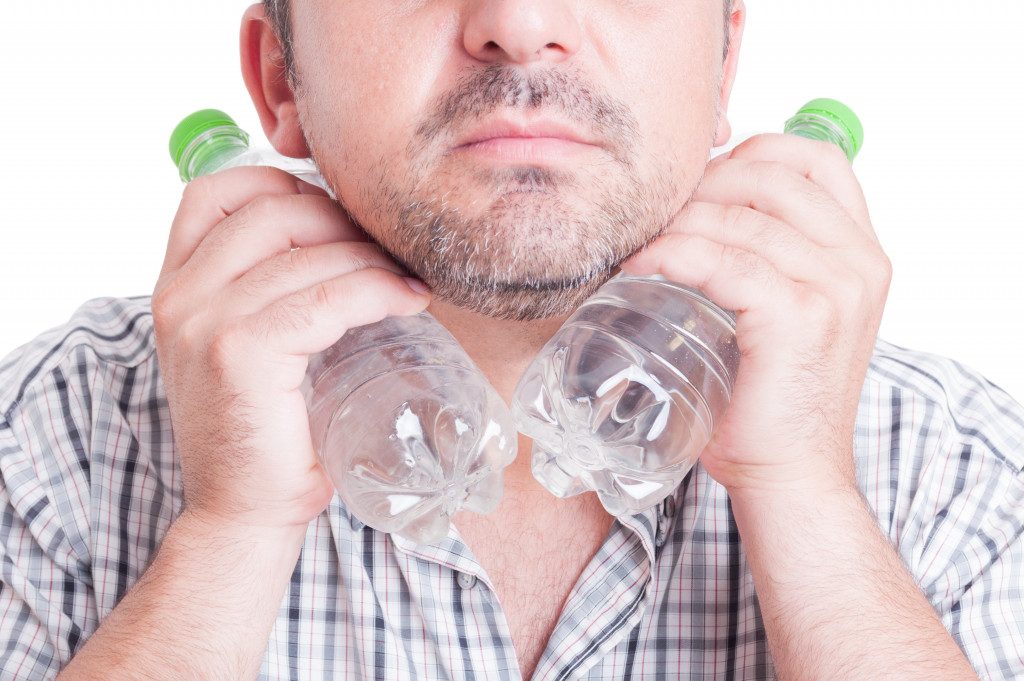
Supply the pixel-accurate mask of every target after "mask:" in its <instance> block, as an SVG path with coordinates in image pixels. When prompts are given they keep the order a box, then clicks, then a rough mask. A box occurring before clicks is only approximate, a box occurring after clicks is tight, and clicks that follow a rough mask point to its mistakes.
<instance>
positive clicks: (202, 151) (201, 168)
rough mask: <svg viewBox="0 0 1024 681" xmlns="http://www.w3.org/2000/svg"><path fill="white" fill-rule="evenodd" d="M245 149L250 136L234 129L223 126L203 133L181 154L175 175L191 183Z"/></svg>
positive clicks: (215, 169) (233, 127)
mask: <svg viewBox="0 0 1024 681" xmlns="http://www.w3.org/2000/svg"><path fill="white" fill-rule="evenodd" d="M248 149H249V135H248V134H247V133H246V132H245V131H244V130H242V129H241V128H239V127H237V126H233V125H225V126H221V127H219V128H212V129H210V130H206V131H204V132H203V133H202V134H200V135H197V136H196V138H195V139H193V140H192V141H191V142H190V143H189V145H188V146H187V147H186V148H185V151H184V152H182V154H181V160H180V161H179V162H178V174H179V175H180V176H181V179H182V181H183V182H191V181H192V180H194V179H195V178H197V177H199V176H200V175H208V174H210V173H213V172H216V171H217V170H218V169H220V168H221V167H223V166H224V164H226V163H227V162H228V161H230V160H231V159H233V158H235V157H236V156H239V155H241V154H244V153H245V152H246V151H248Z"/></svg>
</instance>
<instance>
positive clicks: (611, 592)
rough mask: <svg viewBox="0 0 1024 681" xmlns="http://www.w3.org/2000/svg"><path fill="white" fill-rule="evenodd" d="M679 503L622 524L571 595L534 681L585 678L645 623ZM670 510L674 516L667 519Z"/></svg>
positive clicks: (620, 521) (615, 527)
mask: <svg viewBox="0 0 1024 681" xmlns="http://www.w3.org/2000/svg"><path fill="white" fill-rule="evenodd" d="M674 509H675V500H674V499H673V498H672V497H669V499H668V500H666V501H665V502H664V503H662V504H658V505H657V506H656V507H655V508H653V509H650V510H648V511H646V512H644V513H639V514H636V515H633V516H627V517H623V518H619V519H618V521H617V522H616V523H615V524H614V525H613V529H612V532H610V533H609V536H608V538H607V539H606V540H605V542H604V543H603V544H602V546H601V548H600V549H599V550H598V552H597V554H596V555H595V556H594V558H593V559H592V560H591V561H590V563H589V564H588V566H587V568H586V569H585V570H584V572H583V575H582V576H581V577H580V579H579V581H578V582H577V584H576V587H575V588H574V589H573V591H572V592H571V593H570V594H569V598H568V599H567V600H566V604H565V607H564V608H563V610H562V614H561V616H560V618H559V621H558V624H557V625H556V626H555V631H554V632H553V633H552V636H551V639H550V640H549V642H548V647H547V649H546V650H545V652H544V655H543V657H542V658H541V661H540V664H538V666H537V670H536V671H535V673H534V675H533V679H534V681H570V680H571V679H580V678H583V677H584V676H585V675H586V674H587V672H588V671H589V670H590V669H592V668H593V667H594V665H596V664H597V663H598V662H599V661H600V660H601V659H602V658H603V657H604V656H605V655H606V654H607V653H608V652H609V651H611V650H612V649H614V648H615V647H616V646H618V645H619V644H620V643H621V642H622V640H623V639H624V638H625V637H626V635H627V634H628V633H629V632H630V631H631V630H632V629H633V628H634V627H636V625H637V624H638V623H639V622H640V619H641V617H642V616H643V614H644V611H645V610H646V609H647V607H648V606H649V604H650V601H651V594H652V589H651V588H650V587H651V575H652V571H653V566H654V562H655V559H656V554H657V552H658V551H659V549H660V547H661V546H662V545H664V543H665V538H666V537H667V534H668V531H669V525H670V522H671V516H672V515H674ZM666 510H669V513H666Z"/></svg>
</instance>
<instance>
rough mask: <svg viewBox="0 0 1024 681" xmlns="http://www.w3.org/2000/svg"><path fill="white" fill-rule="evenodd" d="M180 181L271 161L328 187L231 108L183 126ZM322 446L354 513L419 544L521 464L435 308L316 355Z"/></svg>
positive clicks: (311, 403) (309, 390)
mask: <svg viewBox="0 0 1024 681" xmlns="http://www.w3.org/2000/svg"><path fill="white" fill-rule="evenodd" d="M170 151H171V157H172V158H173V160H174V163H175V165H177V166H178V170H179V173H180V175H181V178H182V180H183V181H186V182H188V181H191V180H192V179H194V178H196V177H198V176H199V175H204V174H207V173H212V172H215V171H218V170H223V169H226V168H230V167H234V166H241V165H272V166H276V167H278V168H281V169H282V170H286V171H288V172H290V173H292V174H294V175H296V176H298V177H299V178H301V179H303V180H305V181H307V182H311V183H313V184H316V185H318V186H320V187H323V188H324V189H327V187H326V184H325V183H324V181H323V178H322V177H321V175H320V173H319V171H318V170H317V168H316V166H315V164H314V163H313V162H312V161H311V160H309V159H292V158H287V157H285V156H282V155H280V154H278V153H277V152H274V151H272V150H250V149H249V136H248V135H247V134H246V133H245V132H244V131H242V130H241V129H240V128H239V127H238V125H237V124H236V123H235V122H234V121H233V120H232V119H231V117H230V116H228V115H227V114H225V113H223V112H221V111H216V110H213V109H206V110H203V111H197V112H196V113H194V114H192V115H190V116H188V117H186V118H185V119H184V120H183V121H182V122H181V123H180V124H179V125H178V126H177V127H176V128H175V130H174V133H173V134H172V135H171V143H170ZM303 393H304V395H305V398H306V405H307V407H308V409H309V425H310V432H311V434H312V436H313V444H314V446H315V447H316V448H317V452H318V454H319V456H320V458H321V460H322V462H323V464H324V467H325V469H326V470H327V472H328V475H329V476H330V478H331V480H332V481H333V482H334V485H335V487H336V488H337V490H338V493H339V494H340V495H341V498H342V500H343V501H344V502H345V505H346V506H347V507H348V509H349V511H351V512H352V513H353V514H354V515H355V516H356V517H357V518H359V519H360V520H361V521H362V522H364V523H366V524H367V525H369V526H371V527H373V528H375V529H378V530H381V531H383V532H390V533H395V534H398V535H401V536H404V537H407V538H408V539H411V540H413V541H415V542H418V543H421V544H432V543H435V542H438V541H440V540H442V539H444V538H445V536H447V534H448V528H449V524H450V520H451V517H452V516H453V515H455V513H457V512H458V511H459V510H461V509H467V510H470V511H474V512H476V513H489V512H490V511H492V510H494V508H495V507H496V506H497V505H498V503H499V502H500V501H501V497H502V470H503V469H504V468H505V467H506V466H508V465H509V464H510V463H512V461H513V460H514V459H515V456H516V446H517V437H516V433H515V429H514V428H513V425H512V419H511V416H510V414H509V412H508V408H507V407H506V406H505V403H504V402H503V401H502V399H501V397H499V396H498V394H497V392H496V391H495V390H494V389H493V388H492V387H491V385H490V384H489V383H488V382H487V379H486V378H485V377H484V376H483V374H482V373H481V372H480V370H479V369H478V368H477V367H476V365H475V364H473V361H472V360H471V359H470V358H469V356H468V355H467V354H466V353H465V351H464V350H463V349H462V347H461V346H460V345H459V344H458V342H457V341H456V340H455V338H454V337H453V336H452V335H451V334H450V333H449V332H448V330H447V329H445V328H444V327H443V326H442V325H441V324H440V323H438V322H437V321H436V320H435V319H433V318H432V317H431V316H430V315H429V314H427V313H426V312H421V313H420V314H417V315H412V316H408V317H388V318H386V319H384V320H383V321H381V322H378V323H376V324H369V325H366V326H361V327H358V328H354V329H350V330H349V331H348V332H346V333H345V335H344V336H342V337H341V339H340V340H338V342H336V343H335V344H334V345H332V346H331V347H330V348H328V349H327V350H325V351H324V352H321V353H318V354H316V355H313V356H311V357H310V358H309V368H308V370H307V372H306V378H305V381H304V383H303Z"/></svg>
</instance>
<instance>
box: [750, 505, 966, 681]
mask: <svg viewBox="0 0 1024 681" xmlns="http://www.w3.org/2000/svg"><path fill="white" fill-rule="evenodd" d="M732 503H733V510H734V513H735V517H736V522H737V524H738V526H739V530H740V534H741V536H742V539H743V545H744V547H745V549H746V551H747V558H748V561H749V563H750V567H751V571H752V573H753V576H754V584H755V587H756V590H757V593H758V597H759V601H760V605H761V609H762V614H763V616H764V621H765V628H766V630H767V633H768V639H769V644H770V646H771V650H772V657H773V659H774V662H775V666H776V670H777V673H778V677H779V678H780V679H785V680H786V681H792V680H796V679H847V680H851V681H852V680H855V679H871V680H873V681H877V680H878V679H901V680H907V679H937V678H941V679H945V680H954V679H977V676H976V675H975V673H974V672H973V670H972V669H971V667H970V665H969V663H968V662H967V660H966V659H965V658H964V656H963V654H962V653H961V651H960V649H959V647H958V646H957V645H956V643H955V642H954V641H953V639H952V638H951V637H950V635H949V634H948V632H947V631H946V630H945V628H944V627H943V626H942V623H941V621H940V620H939V618H938V617H937V615H936V614H935V612H934V610H933V609H932V607H931V606H930V604H929V603H928V601H927V599H926V598H925V597H924V595H923V594H922V593H921V591H920V589H919V588H918V586H917V584H916V583H915V582H914V580H913V578H912V577H911V575H910V574H909V573H908V572H907V570H906V568H905V567H904V565H903V563H902V561H901V560H900V558H899V556H898V554H897V553H896V551H895V550H894V549H893V548H892V546H890V544H889V543H888V541H887V539H886V538H885V537H884V535H883V534H882V533H881V531H880V530H879V529H878V527H877V525H876V522H875V519H874V517H873V515H872V514H871V512H870V511H869V510H868V508H867V506H866V505H865V503H864V502H863V500H862V498H861V496H860V494H859V492H858V491H857V490H855V489H846V490H843V491H836V492H832V493H829V494H826V495H822V494H820V493H818V494H815V493H810V492H803V493H801V492H794V491H792V490H789V491H787V492H786V493H784V494H782V493H778V492H773V493H768V492H763V491H760V492H757V493H738V494H734V495H733V496H732Z"/></svg>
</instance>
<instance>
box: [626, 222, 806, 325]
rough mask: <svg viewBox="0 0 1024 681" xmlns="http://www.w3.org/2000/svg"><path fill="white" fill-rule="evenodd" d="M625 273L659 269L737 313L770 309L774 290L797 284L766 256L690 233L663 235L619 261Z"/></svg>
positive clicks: (777, 293) (777, 292)
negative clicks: (643, 248)
mask: <svg viewBox="0 0 1024 681" xmlns="http://www.w3.org/2000/svg"><path fill="white" fill-rule="evenodd" d="M622 270H623V271H624V272H626V273H627V274H634V275H650V274H661V275H663V276H664V277H665V278H667V279H669V280H671V281H675V282H678V283H680V284H683V285H685V286H691V287H693V288H698V289H700V290H701V291H703V292H704V293H705V294H707V296H708V297H709V298H710V299H711V300H712V301H714V303H715V304H717V305H719V306H720V307H723V308H725V309H727V310H732V311H733V312H736V313H737V314H742V313H743V312H745V311H746V310H749V309H754V308H758V307H761V308H763V309H771V308H773V307H774V303H775V302H776V301H778V300H779V298H780V294H781V293H783V292H785V291H791V290H792V289H794V288H795V287H797V286H798V284H797V283H796V282H794V281H792V280H790V279H788V278H786V277H784V276H783V275H782V274H781V273H780V272H779V271H778V270H777V269H776V268H775V267H774V266H773V265H772V264H771V263H770V262H768V260H766V259H765V258H763V257H762V256H760V255H758V254H757V253H753V252H751V251H748V250H745V249H743V248H740V247H737V246H730V245H726V244H723V243H721V242H718V241H714V240H712V239H708V238H707V237H704V236H699V235H695V234H681V233H668V234H664V235H662V236H660V237H658V239H657V240H656V241H655V242H654V243H653V244H651V245H650V246H649V247H648V248H646V249H645V250H643V251H641V252H640V253H637V254H636V255H634V256H633V257H631V258H630V259H629V260H627V261H625V262H624V263H622Z"/></svg>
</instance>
